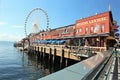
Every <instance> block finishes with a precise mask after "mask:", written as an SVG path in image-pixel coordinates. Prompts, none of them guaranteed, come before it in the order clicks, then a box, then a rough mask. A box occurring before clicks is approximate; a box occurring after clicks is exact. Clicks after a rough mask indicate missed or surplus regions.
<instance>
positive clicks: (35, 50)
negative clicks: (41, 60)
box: [34, 46, 36, 56]
mask: <svg viewBox="0 0 120 80" xmlns="http://www.w3.org/2000/svg"><path fill="white" fill-rule="evenodd" d="M35 53H36V46H34V56H35Z"/></svg>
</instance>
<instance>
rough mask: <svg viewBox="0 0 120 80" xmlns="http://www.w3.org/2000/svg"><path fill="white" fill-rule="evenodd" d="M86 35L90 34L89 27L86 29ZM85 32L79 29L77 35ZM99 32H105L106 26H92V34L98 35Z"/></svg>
mask: <svg viewBox="0 0 120 80" xmlns="http://www.w3.org/2000/svg"><path fill="white" fill-rule="evenodd" d="M84 29H85V33H86V34H88V33H89V27H88V26H86V27H85V28H84ZM82 32H83V28H82V27H81V28H79V29H77V30H76V34H78V33H82ZM97 32H105V24H102V25H98V24H96V26H95V27H94V26H90V33H97Z"/></svg>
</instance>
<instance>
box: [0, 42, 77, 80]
mask: <svg viewBox="0 0 120 80" xmlns="http://www.w3.org/2000/svg"><path fill="white" fill-rule="evenodd" d="M74 63H76V61H73V60H69V59H68V66H70V65H72V64H74ZM64 65H65V63H64ZM63 68H65V66H64V67H62V68H61V67H60V57H56V60H55V63H54V65H53V64H52V60H48V55H47V54H46V55H45V58H44V59H43V58H41V59H39V60H38V59H37V58H36V57H35V56H33V54H27V53H24V52H20V51H19V50H17V49H16V48H15V47H13V42H5V41H0V80H37V79H39V78H41V77H43V76H46V75H49V74H51V73H53V72H56V71H58V70H60V69H63Z"/></svg>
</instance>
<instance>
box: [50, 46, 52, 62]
mask: <svg viewBox="0 0 120 80" xmlns="http://www.w3.org/2000/svg"><path fill="white" fill-rule="evenodd" d="M51 54H52V49H51V48H50V52H49V61H50V60H51V56H52V55H51Z"/></svg>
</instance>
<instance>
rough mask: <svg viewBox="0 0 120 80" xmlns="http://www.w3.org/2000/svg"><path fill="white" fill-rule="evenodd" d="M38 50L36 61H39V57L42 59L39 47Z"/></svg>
mask: <svg viewBox="0 0 120 80" xmlns="http://www.w3.org/2000/svg"><path fill="white" fill-rule="evenodd" d="M37 48H38V49H37V55H36V59H37V61H38V60H39V57H40V54H39V47H37Z"/></svg>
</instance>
